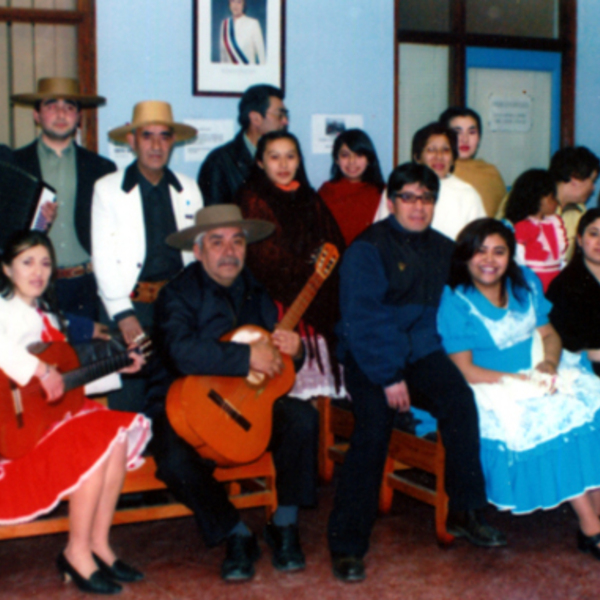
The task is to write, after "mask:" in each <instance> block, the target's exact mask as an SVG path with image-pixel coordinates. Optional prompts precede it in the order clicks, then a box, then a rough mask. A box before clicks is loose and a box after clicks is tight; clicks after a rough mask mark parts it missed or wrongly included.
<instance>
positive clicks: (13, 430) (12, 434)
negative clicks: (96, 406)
mask: <svg viewBox="0 0 600 600" xmlns="http://www.w3.org/2000/svg"><path fill="white" fill-rule="evenodd" d="M149 345H150V341H149V340H146V341H143V342H141V343H139V344H138V351H139V352H143V353H144V354H145V355H147V349H148V346H149ZM28 350H29V351H30V352H31V353H32V354H35V355H36V356H38V357H39V358H40V360H42V361H43V362H45V363H47V364H49V365H54V366H56V368H57V369H58V370H59V371H60V372H61V373H62V376H63V381H64V385H65V393H64V395H63V396H61V397H60V398H59V399H58V400H55V401H52V402H48V400H47V399H46V395H45V392H44V389H43V388H42V384H41V383H40V380H39V379H38V378H37V377H33V378H32V379H31V381H30V382H29V383H28V384H27V385H25V386H19V385H17V384H16V383H15V382H14V381H12V380H11V379H10V378H9V377H7V376H6V375H5V374H4V373H3V372H2V371H0V457H2V458H8V459H16V458H20V457H21V456H24V455H25V454H27V453H28V452H29V451H30V450H32V449H33V448H34V447H35V445H36V444H37V443H38V442H39V440H40V439H42V437H43V436H44V435H45V433H46V432H47V431H48V429H49V428H50V427H51V426H52V425H53V424H54V423H56V422H58V421H61V420H62V419H64V418H65V416H67V415H68V414H69V413H70V414H75V413H76V412H77V411H79V410H80V409H81V407H82V406H83V403H84V400H85V396H84V393H83V387H82V386H84V385H85V384H86V383H89V382H90V381H94V380H95V379H99V378H100V377H103V376H104V375H108V374H109V373H113V372H114V371H118V370H120V369H122V368H124V367H126V366H127V365H129V364H130V363H131V358H130V357H129V352H130V350H127V351H125V352H121V353H118V354H116V355H115V356H111V357H109V358H105V359H101V360H98V361H95V362H94V363H92V364H89V365H86V366H84V367H80V366H79V359H78V358H77V354H76V353H75V350H73V348H71V346H70V345H69V344H68V343H67V342H52V343H43V342H42V343H39V344H33V345H32V346H30V347H29V348H28Z"/></svg>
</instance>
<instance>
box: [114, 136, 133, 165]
mask: <svg viewBox="0 0 600 600" xmlns="http://www.w3.org/2000/svg"><path fill="white" fill-rule="evenodd" d="M108 158H110V160H112V161H113V162H114V163H115V164H116V165H117V169H125V168H127V167H128V166H129V165H130V164H131V163H132V162H133V161H134V160H135V154H134V153H133V151H132V150H131V148H130V147H129V145H128V144H116V143H115V142H113V141H109V142H108Z"/></svg>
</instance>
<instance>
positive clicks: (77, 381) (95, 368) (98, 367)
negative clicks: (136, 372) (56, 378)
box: [63, 352, 131, 392]
mask: <svg viewBox="0 0 600 600" xmlns="http://www.w3.org/2000/svg"><path fill="white" fill-rule="evenodd" d="M129 364H131V358H130V357H129V354H128V353H127V352H122V353H121V354H117V355H116V356H111V357H109V358H104V359H102V360H99V361H97V362H95V363H92V364H91V365H87V366H85V367H79V368H78V369H74V370H73V371H69V372H68V373H63V381H64V383H65V392H68V391H69V390H72V389H75V388H77V387H80V386H82V385H85V384H86V383H89V382H90V381H94V380H95V379H99V378H100V377H104V375H108V374H109V373H114V372H115V371H118V370H119V369H122V368H123V367H126V366H127V365H129Z"/></svg>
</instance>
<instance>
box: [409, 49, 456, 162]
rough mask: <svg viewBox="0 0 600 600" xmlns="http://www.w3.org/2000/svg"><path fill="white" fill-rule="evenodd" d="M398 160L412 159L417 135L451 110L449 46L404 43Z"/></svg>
mask: <svg viewBox="0 0 600 600" xmlns="http://www.w3.org/2000/svg"><path fill="white" fill-rule="evenodd" d="M398 52H399V53H400V54H399V60H400V77H399V107H398V111H399V112H398V116H399V122H400V125H399V132H398V133H399V135H398V158H399V162H400V163H403V162H406V161H408V160H411V158H412V157H411V153H410V150H411V145H412V137H413V135H414V133H415V132H416V131H417V130H418V129H420V128H421V127H424V126H425V125H427V124H428V123H431V121H437V119H438V117H439V116H440V113H441V112H442V111H443V110H445V109H446V108H447V107H448V80H449V60H450V49H449V48H448V47H447V46H428V45H424V44H400V45H399V49H398Z"/></svg>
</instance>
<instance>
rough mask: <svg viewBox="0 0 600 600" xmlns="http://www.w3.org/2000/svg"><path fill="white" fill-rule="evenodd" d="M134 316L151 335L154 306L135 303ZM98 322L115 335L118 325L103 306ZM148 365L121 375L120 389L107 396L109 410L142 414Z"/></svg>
mask: <svg viewBox="0 0 600 600" xmlns="http://www.w3.org/2000/svg"><path fill="white" fill-rule="evenodd" d="M134 307H135V316H136V317H137V318H138V321H139V322H140V325H141V326H142V327H143V329H144V331H146V332H147V333H148V334H149V335H152V329H153V324H154V304H149V303H142V302H135V303H134ZM100 320H101V322H102V323H104V324H105V325H108V327H109V328H110V329H111V331H113V332H115V333H117V332H118V325H117V324H116V323H115V322H114V321H113V320H112V319H111V318H110V317H109V316H108V313H107V312H106V310H105V308H104V306H102V307H101V311H100ZM150 368H151V367H150V364H148V363H147V364H146V365H144V367H142V369H141V371H138V372H137V373H134V374H133V375H121V384H122V387H121V389H119V390H115V391H114V392H110V393H109V394H108V406H109V408H110V409H111V410H124V411H129V412H144V409H145V407H146V387H147V385H148V377H149V375H150Z"/></svg>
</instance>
